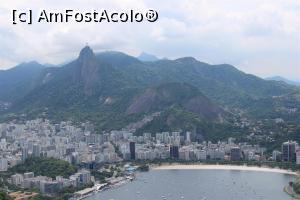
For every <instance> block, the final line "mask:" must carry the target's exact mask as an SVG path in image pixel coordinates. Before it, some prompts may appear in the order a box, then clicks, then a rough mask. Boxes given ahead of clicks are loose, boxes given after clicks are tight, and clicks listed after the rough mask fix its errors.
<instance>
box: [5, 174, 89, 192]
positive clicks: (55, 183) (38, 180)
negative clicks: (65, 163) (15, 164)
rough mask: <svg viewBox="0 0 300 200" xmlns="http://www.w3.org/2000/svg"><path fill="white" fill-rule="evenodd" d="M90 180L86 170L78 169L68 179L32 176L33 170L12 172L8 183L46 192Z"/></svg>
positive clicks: (76, 185) (75, 185)
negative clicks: (19, 172) (22, 172)
mask: <svg viewBox="0 0 300 200" xmlns="http://www.w3.org/2000/svg"><path fill="white" fill-rule="evenodd" d="M91 181H92V179H91V173H90V171H88V170H80V171H79V172H77V173H76V174H73V175H71V176H70V177H69V178H68V179H67V178H63V177H61V176H57V177H56V178H55V180H53V179H52V178H50V177H46V176H34V173H33V172H27V173H24V174H14V175H12V176H11V178H10V179H9V180H8V182H9V183H11V184H13V185H15V186H18V187H20V188H26V189H33V188H36V189H38V190H39V191H40V192H42V193H46V194H53V193H56V192H57V191H60V190H61V189H63V188H64V187H70V186H74V187H78V186H80V185H86V184H89V183H91Z"/></svg>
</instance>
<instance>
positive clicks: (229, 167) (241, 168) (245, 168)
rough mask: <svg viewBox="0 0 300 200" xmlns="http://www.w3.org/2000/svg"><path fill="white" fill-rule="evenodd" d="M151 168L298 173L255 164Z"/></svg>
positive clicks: (157, 167) (158, 167)
mask: <svg viewBox="0 0 300 200" xmlns="http://www.w3.org/2000/svg"><path fill="white" fill-rule="evenodd" d="M151 169H152V170H181V169H184V170H187V169H188V170H195V169H198V170H236V171H259V172H273V173H281V174H289V175H298V173H297V172H293V171H290V170H284V169H279V168H268V167H265V166H263V167H255V166H253V167H252V166H246V165H241V166H239V165H207V164H198V165H197V164H193V165H186V164H170V165H161V166H157V165H155V166H152V167H151Z"/></svg>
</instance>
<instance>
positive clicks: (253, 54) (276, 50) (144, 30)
mask: <svg viewBox="0 0 300 200" xmlns="http://www.w3.org/2000/svg"><path fill="white" fill-rule="evenodd" d="M26 8H27V9H33V10H34V11H39V10H40V9H47V10H49V11H50V10H53V11H55V10H56V11H63V10H64V9H74V10H81V11H90V10H93V9H96V10H100V9H103V8H106V9H108V10H112V11H126V10H128V9H134V10H137V11H139V10H143V11H144V10H147V9H149V8H153V9H155V10H157V11H158V12H159V20H158V21H157V22H155V23H136V24H130V23H125V24H120V23H118V24H109V23H101V24H78V23H69V24H65V23H62V24H34V25H32V26H28V25H21V24H20V25H12V23H11V12H12V9H26ZM0 13H1V14H0V24H1V25H0V44H1V49H0V68H8V67H11V66H12V65H14V64H16V63H19V62H22V61H28V60H38V61H39V62H42V63H43V62H48V63H60V62H63V61H65V60H68V59H71V58H74V57H75V56H76V55H77V54H78V51H79V50H80V48H82V46H84V44H85V43H86V42H88V43H89V44H90V45H91V46H92V47H93V48H95V49H96V50H121V51H125V52H126V53H129V54H134V55H136V54H138V53H140V52H141V51H146V52H150V53H154V54H157V55H158V56H161V57H163V56H167V57H170V58H175V57H180V56H194V57H196V58H198V59H200V60H202V61H205V62H209V63H230V64H233V65H236V66H237V67H239V68H240V69H241V70H243V71H246V72H249V73H254V74H256V75H259V76H271V75H283V76H286V77H288V78H291V79H299V77H298V76H299V75H297V73H298V72H299V70H300V23H299V22H298V20H299V18H300V2H299V1H298V0H244V1H236V0H164V1H158V0H144V1H141V0H126V1H124V0H111V1H104V0H73V1H72V3H71V2H70V1H61V0H52V1H46V0H28V1H26V2H25V1H18V0H11V1H4V2H1V5H0ZM295 72H296V73H295ZM298 74H300V73H298Z"/></svg>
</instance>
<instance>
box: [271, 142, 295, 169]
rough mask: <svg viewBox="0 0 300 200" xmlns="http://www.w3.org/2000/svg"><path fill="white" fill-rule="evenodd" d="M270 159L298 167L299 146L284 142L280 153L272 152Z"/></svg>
mask: <svg viewBox="0 0 300 200" xmlns="http://www.w3.org/2000/svg"><path fill="white" fill-rule="evenodd" d="M272 159H273V160H274V161H282V162H291V163H296V164H297V165H300V146H299V145H298V143H297V142H295V141H287V142H284V143H283V144H282V146H281V151H277V150H275V151H273V153H272Z"/></svg>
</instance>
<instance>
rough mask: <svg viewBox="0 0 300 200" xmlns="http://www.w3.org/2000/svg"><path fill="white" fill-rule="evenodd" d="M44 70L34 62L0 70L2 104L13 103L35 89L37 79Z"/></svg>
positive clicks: (0, 98) (0, 99) (0, 97)
mask: <svg viewBox="0 0 300 200" xmlns="http://www.w3.org/2000/svg"><path fill="white" fill-rule="evenodd" d="M43 69H44V66H43V65H41V64H39V63H37V62H34V61H33V62H28V63H22V64H20V65H17V66H16V67H14V68H12V69H9V70H0V88H1V89H0V102H1V101H3V102H12V101H15V100H17V99H19V98H21V97H23V96H25V94H26V93H27V92H29V91H30V90H31V89H33V88H34V83H35V78H37V77H38V75H39V74H40V73H41V72H42V70H43Z"/></svg>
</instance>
